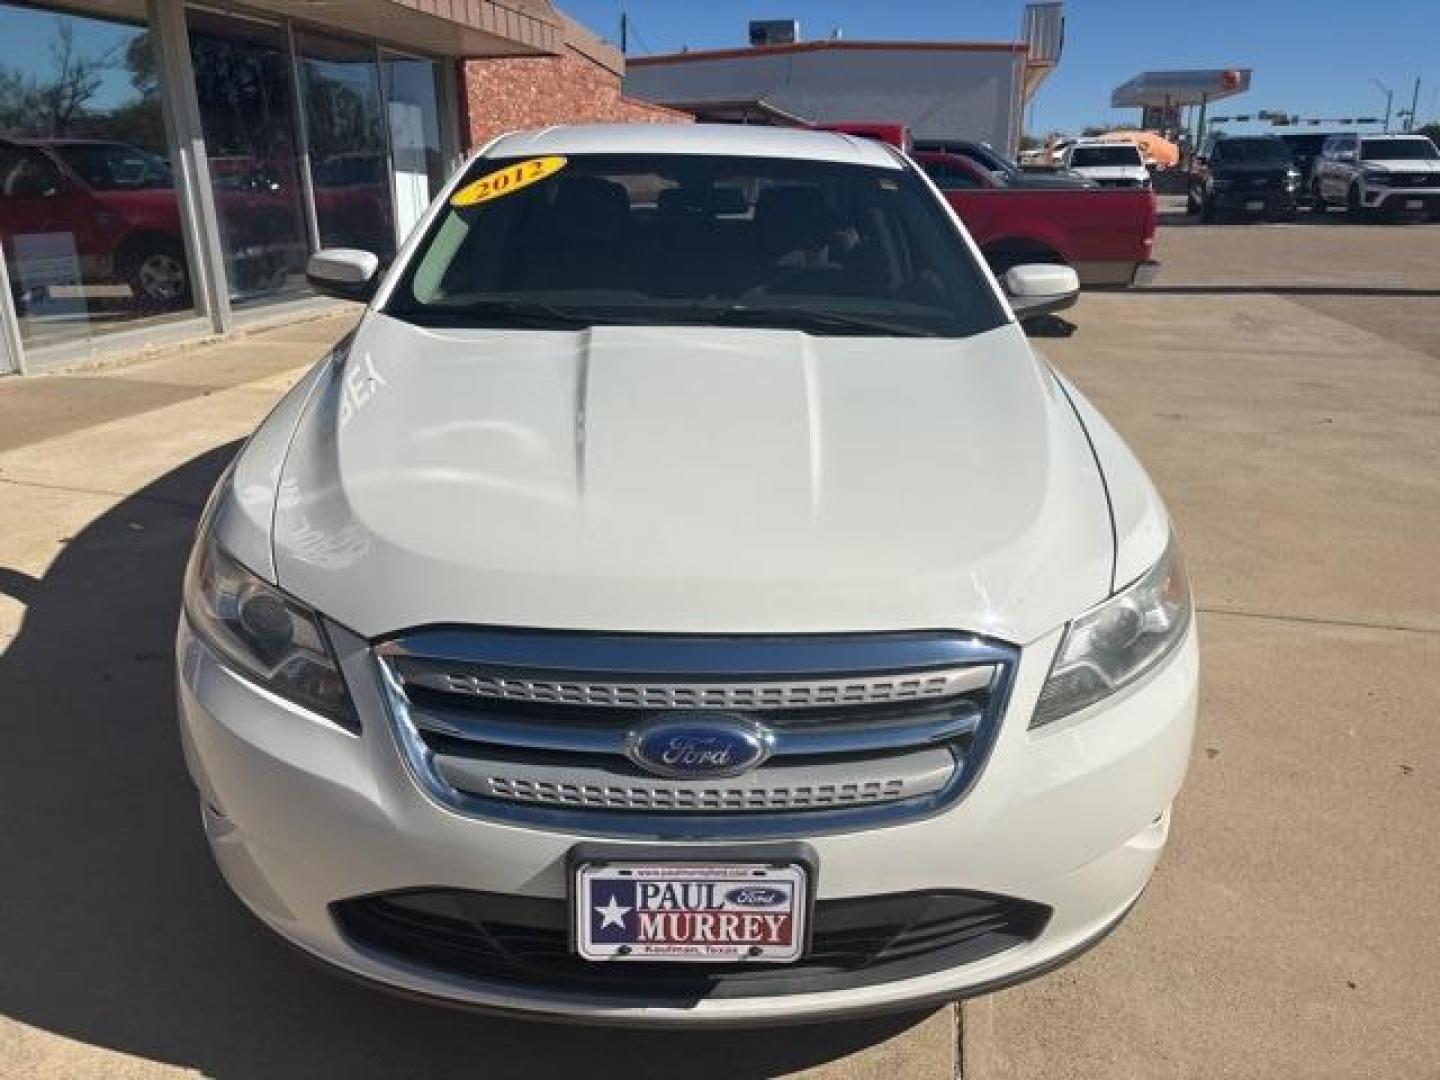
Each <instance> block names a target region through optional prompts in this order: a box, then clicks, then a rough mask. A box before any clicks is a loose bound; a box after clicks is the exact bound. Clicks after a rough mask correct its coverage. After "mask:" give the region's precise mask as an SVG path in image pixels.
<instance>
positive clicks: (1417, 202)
mask: <svg viewBox="0 0 1440 1080" xmlns="http://www.w3.org/2000/svg"><path fill="white" fill-rule="evenodd" d="M1405 209H1406V210H1424V209H1425V200H1424V199H1406V200H1405Z"/></svg>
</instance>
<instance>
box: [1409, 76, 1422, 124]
mask: <svg viewBox="0 0 1440 1080" xmlns="http://www.w3.org/2000/svg"><path fill="white" fill-rule="evenodd" d="M1418 108H1420V76H1419V75H1416V76H1415V91H1414V93H1412V94H1411V95H1410V115H1409V116H1407V117H1406V118H1405V130H1406V131H1414V130H1415V110H1416V109H1418Z"/></svg>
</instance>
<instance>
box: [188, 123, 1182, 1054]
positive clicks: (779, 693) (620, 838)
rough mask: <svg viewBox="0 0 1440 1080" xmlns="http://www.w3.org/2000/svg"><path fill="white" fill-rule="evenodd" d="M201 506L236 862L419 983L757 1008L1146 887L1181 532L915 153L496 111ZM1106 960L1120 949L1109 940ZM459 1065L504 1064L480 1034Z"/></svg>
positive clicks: (714, 1016) (706, 1007)
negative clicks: (485, 1059) (329, 341)
mask: <svg viewBox="0 0 1440 1080" xmlns="http://www.w3.org/2000/svg"><path fill="white" fill-rule="evenodd" d="M310 278H311V280H312V281H313V282H314V283H315V284H316V286H317V287H318V288H319V289H321V290H322V291H324V292H326V293H328V294H330V295H334V296H342V297H348V298H351V299H358V300H362V301H364V302H366V304H367V307H366V310H365V312H364V314H363V316H362V317H361V319H360V321H359V325H358V326H357V328H356V329H355V331H354V334H353V335H352V336H351V337H350V338H348V339H347V340H346V341H345V342H344V343H342V344H341V345H340V346H338V347H337V348H336V349H335V350H334V351H333V352H332V353H331V354H330V355H329V356H327V357H326V358H325V359H324V360H322V361H321V362H320V363H318V364H317V365H316V366H315V367H314V369H313V370H312V371H311V372H310V373H309V374H308V375H307V376H306V377H305V378H303V379H302V380H301V381H300V383H299V384H298V385H297V386H296V387H295V388H294V389H293V390H292V391H291V392H290V393H289V394H288V395H287V396H286V397H285V398H284V399H283V400H282V401H281V402H280V404H279V405H278V406H277V407H276V409H275V411H274V412H273V413H271V415H270V416H269V417H268V418H267V419H266V420H265V421H264V422H263V423H262V424H261V426H260V428H259V430H257V431H256V432H255V434H254V436H253V437H252V438H251V439H250V440H249V441H248V443H247V444H246V446H245V448H244V449H243V450H242V451H241V453H240V454H239V456H238V458H237V460H236V461H235V463H234V465H233V466H232V468H231V469H230V471H229V472H228V473H227V474H226V475H225V476H224V478H223V479H222V480H221V481H220V483H219V486H218V487H217V488H216V491H215V493H214V496H213V497H212V499H211V502H210V505H209V507H208V508H207V510H206V513H205V516H204V518H203V521H202V523H201V526H200V530H199V535H198V537H197V540H196V547H195V552H194V555H193V558H192V561H191V565H190V568H189V570H188V571H187V578H186V583H185V602H184V614H183V616H182V618H181V623H180V627H179V632H178V637H177V652H178V659H179V664H178V692H179V705H180V714H181V730H182V733H183V737H184V744H185V749H186V759H187V761H188V763H189V767H190V771H191V775H192V776H193V777H194V780H195V783H196V786H197V788H198V789H199V802H200V808H201V817H202V819H203V821H204V827H205V830H206V833H207V835H208V838H209V841H210V845H211V849H212V850H213V852H214V854H215V857H216V859H217V861H218V862H219V864H220V866H221V868H222V869H223V871H224V874H225V878H226V880H227V881H228V882H229V884H230V885H231V886H232V887H233V888H234V890H235V892H236V893H237V894H238V895H239V896H240V897H241V899H242V900H243V901H244V902H245V903H246V904H247V905H248V906H249V907H250V909H251V910H252V911H253V912H254V913H255V914H256V915H257V916H258V917H259V918H260V919H261V920H263V921H264V922H265V923H266V924H267V925H269V926H270V927H272V928H273V929H274V930H275V931H276V932H277V933H279V934H281V935H283V936H284V937H286V938H288V939H289V940H290V941H291V942H293V943H295V944H296V945H298V946H299V947H300V948H301V949H303V950H305V951H306V952H308V953H311V954H313V955H314V956H316V957H319V958H321V959H322V960H325V961H328V962H329V963H330V964H332V965H335V966H337V967H339V968H342V969H344V970H346V971H348V972H350V973H352V974H355V975H359V976H361V977H364V978H366V979H370V980H373V981H376V982H378V983H382V984H385V985H386V986H389V987H392V988H398V989H400V990H403V991H409V992H411V993H413V994H416V995H419V996H421V997H426V998H430V999H439V1000H444V1001H446V1002H449V1003H452V1004H453V1003H459V1004H464V1005H469V1006H474V1007H478V1008H488V1009H501V1010H512V1011H513V1010H518V1011H522V1012H527V1013H532V1014H543V1015H546V1016H549V1017H551V1018H552V1019H570V1020H584V1021H588V1022H600V1023H626V1024H669V1025H704V1024H732V1025H733V1024H749V1023H767V1022H768V1023H776V1022H797V1023H798V1022H803V1021H808V1020H816V1019H819V1018H825V1017H834V1016H843V1015H851V1014H865V1013H871V1012H876V1011H883V1010H894V1009H908V1008H913V1007H916V1006H917V1005H920V1004H924V1003H928V1002H940V1001H944V1000H947V999H953V998H955V997H958V996H962V995H966V994H975V993H980V992H983V991H986V990H990V989H994V988H996V987H999V986H1003V985H1006V984H1008V983H1012V982H1015V981H1017V980H1019V979H1023V978H1027V977H1032V976H1035V975H1038V974H1040V973H1042V972H1045V971H1048V970H1050V969H1051V968H1053V967H1055V966H1056V965H1058V964H1060V963H1063V962H1064V961H1065V960H1067V959H1069V958H1070V957H1073V956H1075V955H1077V954H1078V953H1079V952H1081V951H1083V950H1084V949H1085V948H1087V947H1088V946H1090V945H1091V944H1093V943H1095V942H1096V941H1097V940H1099V939H1100V938H1101V937H1103V936H1104V935H1105V934H1106V933H1107V932H1108V931H1109V930H1111V929H1112V928H1113V927H1114V926H1115V925H1116V924H1117V923H1118V922H1119V921H1120V920H1121V919H1122V918H1123V917H1124V916H1125V914H1126V912H1128V911H1129V910H1130V908H1131V906H1132V905H1133V904H1134V903H1135V902H1136V900H1137V899H1138V898H1139V896H1140V894H1141V892H1142V891H1143V890H1144V888H1145V884H1146V882H1147V881H1148V880H1149V879H1150V875H1151V873H1152V871H1153V870H1154V868H1155V864H1156V860H1157V859H1158V858H1159V856H1160V852H1161V849H1162V848H1163V847H1164V845H1165V841H1166V838H1167V836H1168V834H1169V831H1170V822H1171V816H1170V807H1171V804H1172V802H1173V800H1174V799H1175V796H1176V794H1177V792H1178V791H1179V788H1180V784H1181V780H1182V778H1183V776H1184V774H1185V769H1186V764H1187V761H1188V758H1189V752H1190V745H1191V737H1192V733H1193V729H1194V723H1195V711H1196V685H1197V674H1198V662H1197V651H1196V631H1195V620H1194V618H1193V615H1192V600H1191V595H1190V588H1189V585H1188V583H1187V581H1186V577H1185V571H1184V567H1183V565H1182V562H1181V558H1180V553H1179V549H1178V546H1177V543H1176V540H1175V537H1174V535H1173V533H1172V530H1171V526H1170V521H1169V518H1168V517H1167V515H1166V513H1165V509H1164V507H1163V505H1162V503H1161V501H1160V498H1159V496H1158V495H1157V494H1156V493H1155V490H1154V488H1153V487H1152V486H1151V484H1150V481H1149V480H1148V479H1147V478H1146V476H1145V473H1144V472H1143V470H1142V469H1141V467H1140V465H1139V463H1138V462H1137V461H1136V460H1135V458H1134V456H1133V455H1132V454H1131V453H1130V451H1129V450H1128V449H1126V447H1125V445H1124V443H1123V442H1122V441H1121V440H1120V438H1119V436H1118V435H1116V433H1115V431H1114V430H1113V429H1112V428H1111V427H1110V425H1109V424H1107V423H1106V422H1105V420H1104V419H1103V418H1102V417H1101V416H1100V414H1099V413H1098V412H1097V411H1096V410H1095V408H1094V407H1093V406H1092V405H1091V404H1090V403H1089V402H1088V401H1086V400H1085V398H1084V397H1083V396H1082V395H1081V394H1080V393H1079V391H1078V390H1077V389H1076V388H1075V387H1074V386H1073V385H1071V384H1070V383H1069V382H1067V381H1066V380H1065V378H1064V377H1063V376H1062V375H1061V374H1060V373H1059V372H1057V371H1056V370H1055V369H1054V368H1052V367H1051V366H1050V365H1049V364H1048V363H1047V362H1046V361H1045V360H1044V359H1043V358H1042V357H1040V356H1038V355H1037V354H1036V353H1035V352H1034V351H1033V350H1032V349H1031V346H1030V343H1029V341H1028V340H1027V338H1026V336H1025V334H1024V332H1023V331H1022V329H1021V326H1020V323H1019V322H1018V321H1017V317H1021V316H1027V315H1032V314H1036V313H1041V312H1046V311H1051V310H1055V309H1057V308H1059V307H1062V306H1064V305H1066V304H1069V303H1072V302H1073V301H1074V299H1075V296H1076V289H1077V287H1078V286H1077V283H1076V280H1075V273H1074V271H1073V270H1071V269H1069V268H1067V267H1057V266H1048V265H1042V266H1019V267H1014V268H1012V269H1010V270H1009V271H1008V272H1007V273H1006V274H1005V275H1004V277H1003V282H1004V286H1003V288H1002V285H1001V282H1000V281H997V279H996V278H995V277H994V276H993V275H992V274H991V273H990V272H989V270H988V269H987V268H986V266H985V263H984V260H983V259H982V257H981V255H980V253H979V251H978V250H977V249H976V247H975V245H974V244H973V243H972V242H971V240H970V239H969V237H968V236H967V235H966V233H965V230H964V228H963V227H962V225H961V224H960V221H959V219H958V218H957V217H956V216H955V214H954V213H953V212H952V211H951V209H950V207H949V206H948V205H947V204H946V202H945V200H944V199H943V198H941V196H940V193H939V192H938V191H937V190H936V189H935V187H934V186H933V185H932V184H931V182H930V181H929V180H928V179H927V178H926V176H925V174H924V173H923V172H922V171H921V170H920V169H919V168H918V167H917V166H916V165H915V164H914V163H913V162H912V161H911V160H910V159H909V158H907V157H906V156H905V155H904V154H903V153H901V152H900V151H898V150H896V149H894V148H892V147H890V146H887V145H885V144H882V143H879V142H875V141H872V140H869V139H863V138H853V137H850V136H847V135H842V134H835V133H828V132H817V131H803V132H798V131H784V130H780V129H774V128H751V127H740V126H724V127H721V126H714V127H709V126H703V125H694V126H689V125H679V124H673V125H672V124H654V125H650V124H645V125H636V126H633V127H629V126H610V125H607V126H597V127H577V128H550V129H547V130H545V131H542V132H535V133H524V134H516V135H506V136H503V137H501V138H499V139H498V140H496V141H494V142H492V143H491V144H490V145H489V146H488V147H486V148H485V149H484V150H483V151H482V152H481V153H480V154H479V156H477V157H475V158H473V159H472V160H471V161H470V162H469V163H468V164H467V165H466V166H465V167H464V168H463V169H462V170H461V171H460V173H459V174H458V175H457V176H456V177H455V178H454V179H453V180H452V181H451V183H450V184H449V185H448V187H447V188H446V189H445V190H444V191H443V192H442V193H441V195H440V197H439V198H438V199H437V201H436V202H435V204H434V205H433V206H432V207H431V208H430V210H429V212H428V214H427V216H426V217H425V218H424V219H423V220H422V221H421V223H420V224H419V225H418V226H417V228H416V230H415V232H414V233H413V234H412V236H411V238H410V240H409V241H408V242H407V243H406V245H405V247H404V249H403V250H402V251H401V252H400V253H399V255H398V256H397V257H396V259H395V260H394V261H393V262H392V263H391V265H390V266H389V267H388V268H387V269H385V270H384V271H381V270H380V269H379V260H378V259H377V258H376V257H375V256H374V255H373V254H369V253H366V252H360V251H328V252H321V253H319V254H317V255H316V256H314V257H313V258H312V260H311V264H310ZM1132 947H1134V945H1133V943H1132ZM482 1049H483V1048H482Z"/></svg>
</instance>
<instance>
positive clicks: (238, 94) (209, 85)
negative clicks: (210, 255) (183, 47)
mask: <svg viewBox="0 0 1440 1080" xmlns="http://www.w3.org/2000/svg"><path fill="white" fill-rule="evenodd" d="M189 23H190V55H191V62H192V64H193V66H194V69H195V93H196V96H197V97H198V98H199V103H200V122H201V125H202V127H203V128H204V131H205V147H206V152H207V155H208V158H209V163H210V182H211V184H212V186H213V188H214V193H215V213H216V215H217V217H218V218H219V221H220V235H221V242H222V244H223V245H224V250H225V269H226V276H227V277H228V278H229V283H230V295H231V299H232V301H234V302H236V303H237V304H243V303H245V302H247V301H263V300H274V299H279V298H283V297H285V296H289V295H294V294H299V293H303V292H305V291H306V286H305V277H304V274H305V258H306V255H307V254H308V252H309V244H308V242H307V237H306V229H305V218H304V216H303V215H304V211H303V209H302V208H303V206H304V202H303V199H304V193H303V191H302V190H301V186H300V172H299V162H298V159H297V155H296V145H297V140H296V138H295V124H294V110H293V105H292V103H293V100H294V97H293V94H292V93H291V85H292V84H291V79H290V69H289V62H288V60H287V58H286V53H285V39H284V35H283V33H282V32H281V30H280V28H279V27H278V26H271V25H267V24H264V23H258V22H252V21H250V20H241V19H232V18H226V17H224V16H220V15H216V14H213V13H211V12H201V11H192V12H191V13H190V15H189Z"/></svg>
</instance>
